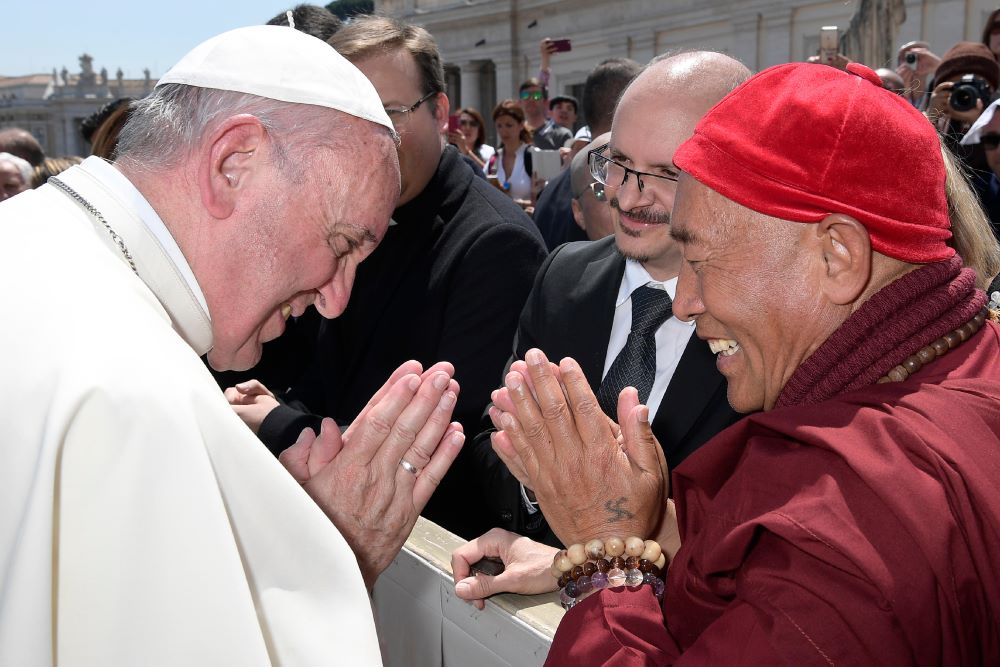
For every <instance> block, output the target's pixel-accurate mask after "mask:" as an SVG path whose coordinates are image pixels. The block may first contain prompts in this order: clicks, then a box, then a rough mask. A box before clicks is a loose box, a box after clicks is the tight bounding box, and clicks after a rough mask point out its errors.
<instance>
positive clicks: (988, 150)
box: [961, 101, 1000, 258]
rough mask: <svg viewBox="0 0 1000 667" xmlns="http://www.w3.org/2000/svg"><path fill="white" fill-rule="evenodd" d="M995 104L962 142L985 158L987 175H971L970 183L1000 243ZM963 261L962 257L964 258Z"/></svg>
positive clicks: (999, 138)
mask: <svg viewBox="0 0 1000 667" xmlns="http://www.w3.org/2000/svg"><path fill="white" fill-rule="evenodd" d="M998 107H1000V101H995V102H993V103H992V104H990V106H988V107H987V108H986V111H984V112H983V114H982V115H981V116H980V117H979V120H978V121H976V122H975V123H974V124H973V126H972V127H971V128H970V129H969V131H968V133H966V135H965V136H964V137H963V138H962V141H961V144H962V146H965V147H970V146H975V147H978V148H979V149H980V150H981V151H982V152H983V155H984V156H985V159H986V164H987V166H988V167H989V169H988V170H987V171H974V172H971V178H970V181H971V183H972V187H973V188H974V189H975V191H976V194H977V195H978V196H979V201H980V203H981V204H982V208H983V210H984V211H985V213H986V215H987V217H988V218H989V221H990V227H991V228H992V230H993V234H994V236H996V238H998V239H1000V177H998V174H1000V114H997V112H996V111H997V108H998ZM963 258H964V255H963Z"/></svg>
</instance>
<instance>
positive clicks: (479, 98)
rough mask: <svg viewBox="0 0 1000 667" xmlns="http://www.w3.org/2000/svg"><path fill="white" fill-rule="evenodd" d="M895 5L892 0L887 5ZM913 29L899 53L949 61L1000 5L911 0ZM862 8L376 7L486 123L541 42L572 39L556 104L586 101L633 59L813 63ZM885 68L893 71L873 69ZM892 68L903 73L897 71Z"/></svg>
mask: <svg viewBox="0 0 1000 667" xmlns="http://www.w3.org/2000/svg"><path fill="white" fill-rule="evenodd" d="M882 1H884V2H889V1H890V0H882ZM902 1H903V2H904V6H905V11H906V20H905V21H904V22H903V24H902V25H901V26H900V28H899V30H898V33H897V34H898V39H897V42H898V43H897V44H896V45H895V46H897V47H898V46H899V45H901V44H903V43H904V42H907V41H910V40H916V39H922V40H924V41H927V42H929V43H930V45H931V50H933V51H934V52H935V53H937V54H939V55H940V54H942V53H944V52H945V51H946V50H947V49H948V47H950V46H951V45H952V44H954V43H955V42H957V41H961V40H963V39H967V40H972V41H979V38H980V33H981V31H982V26H983V24H984V22H985V20H986V17H987V15H988V14H989V13H990V11H991V10H992V9H994V8H995V7H996V6H998V0H902ZM859 4H860V0H847V1H846V2H845V1H843V0H840V1H835V2H829V1H823V0H802V1H801V2H780V1H775V0H376V2H375V9H376V11H378V12H381V13H384V14H388V15H391V16H396V17H399V18H402V19H405V20H407V21H410V22H412V23H416V24H419V25H422V26H424V27H425V28H427V29H428V30H429V31H430V32H431V34H433V35H434V37H435V39H436V40H437V42H438V44H439V46H440V48H441V51H442V54H443V56H444V58H445V61H446V63H447V66H446V74H447V78H448V92H449V97H450V98H451V99H452V102H453V106H455V107H456V108H457V106H473V107H476V108H478V109H480V110H482V111H483V112H484V115H485V116H488V115H489V111H490V110H492V108H493V106H494V105H495V104H496V103H497V102H498V101H499V100H502V99H504V98H507V97H513V96H514V95H515V94H516V92H517V88H518V85H519V84H520V82H521V81H523V80H524V79H526V78H528V77H530V76H534V75H536V73H537V71H538V66H539V62H540V56H539V42H540V41H541V39H542V38H544V37H551V38H553V39H558V38H570V39H572V41H573V49H572V51H570V52H568V53H559V54H555V55H554V56H553V57H552V67H551V69H552V79H551V84H550V94H556V93H569V94H575V95H577V96H578V97H579V94H580V92H581V91H582V87H583V82H584V80H585V79H586V76H587V73H588V72H589V71H590V69H591V68H592V67H593V66H594V65H596V64H597V63H598V62H600V61H601V60H603V59H605V58H609V57H613V56H626V57H630V58H634V59H635V60H638V61H639V62H646V61H648V60H649V59H650V58H652V57H653V56H655V55H657V54H660V53H663V52H665V51H668V50H673V49H693V48H697V49H711V50H716V51H721V52H723V53H727V54H729V55H731V56H733V57H735V58H738V59H739V60H741V61H743V62H744V63H746V64H747V66H749V67H750V68H751V69H753V70H754V71H757V70H760V69H763V68H765V67H769V66H771V65H776V64H779V63H783V62H790V61H800V60H805V59H806V58H807V57H808V56H809V55H811V54H813V53H815V52H816V51H817V49H818V46H819V31H820V28H821V27H822V26H827V25H836V26H839V27H840V29H841V31H844V30H846V29H847V26H848V24H849V23H850V20H851V16H852V15H853V14H854V12H855V9H856V8H857V6H858V5H859ZM866 64H868V65H871V66H872V67H883V66H887V65H890V63H866ZM891 65H892V66H894V65H895V63H891Z"/></svg>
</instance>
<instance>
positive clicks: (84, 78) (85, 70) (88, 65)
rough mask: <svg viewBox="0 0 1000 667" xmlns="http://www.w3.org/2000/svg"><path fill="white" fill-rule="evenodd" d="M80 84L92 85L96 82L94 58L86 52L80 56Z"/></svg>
mask: <svg viewBox="0 0 1000 667" xmlns="http://www.w3.org/2000/svg"><path fill="white" fill-rule="evenodd" d="M77 83H78V85H80V86H93V85H95V84H96V83H97V76H96V75H95V74H94V58H93V57H92V56H90V55H88V54H86V53H84V54H83V55H82V56H80V80H79V81H78V82H77Z"/></svg>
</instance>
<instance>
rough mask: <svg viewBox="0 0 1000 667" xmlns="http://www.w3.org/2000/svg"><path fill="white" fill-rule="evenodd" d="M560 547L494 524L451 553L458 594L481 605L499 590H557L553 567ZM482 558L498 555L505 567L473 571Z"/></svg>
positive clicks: (531, 593) (529, 593) (525, 592)
mask: <svg viewBox="0 0 1000 667" xmlns="http://www.w3.org/2000/svg"><path fill="white" fill-rule="evenodd" d="M558 551H559V550H558V549H556V548H555V547H550V546H548V545H547V544H542V543H540V542H535V541H534V540H532V539H530V538H527V537H524V536H523V535H518V534H517V533H512V532H510V531H507V530H503V529H502V528H494V529H493V530H491V531H489V532H488V533H486V534H485V535H482V536H481V537H477V538H476V539H474V540H472V541H471V542H467V543H466V544H464V545H462V546H460V547H459V548H458V549H455V551H454V552H453V553H452V554H451V572H452V576H453V577H454V579H455V595H457V596H458V597H460V598H462V599H463V600H465V601H466V602H471V603H472V604H474V605H475V606H476V608H477V609H482V608H483V607H484V606H485V605H484V603H483V600H484V599H485V598H488V597H489V596H491V595H496V594H497V593H520V594H522V595H535V594H537V593H548V592H550V591H554V590H556V589H557V588H558V587H557V586H556V580H555V579H554V578H553V577H552V573H551V572H550V570H551V567H552V559H553V558H554V557H555V555H556V553H557V552H558ZM483 558H499V559H500V560H501V561H503V564H504V571H503V572H501V573H500V574H498V575H496V576H489V575H486V574H481V573H473V572H472V565H473V564H474V563H476V562H477V561H479V560H482V559H483Z"/></svg>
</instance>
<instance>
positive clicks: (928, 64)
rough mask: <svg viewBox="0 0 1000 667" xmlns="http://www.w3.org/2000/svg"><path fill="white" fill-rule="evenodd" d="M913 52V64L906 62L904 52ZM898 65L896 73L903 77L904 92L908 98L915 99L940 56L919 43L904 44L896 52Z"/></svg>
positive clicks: (937, 63)
mask: <svg viewBox="0 0 1000 667" xmlns="http://www.w3.org/2000/svg"><path fill="white" fill-rule="evenodd" d="M907 53H913V54H915V56H916V62H915V63H914V66H910V65H908V64H907V63H906V54H907ZM897 62H898V65H897V67H896V74H898V75H899V76H900V78H902V79H903V85H904V93H905V95H907V96H909V98H910V99H917V98H919V97H920V96H921V95H922V94H923V93H924V89H923V87H924V85H925V83H926V80H927V76H928V75H929V74H932V73H933V72H934V71H935V70H936V69H937V66H938V65H939V64H940V63H941V58H940V57H939V56H937V55H935V54H934V53H932V52H931V51H930V50H929V49H927V47H924V46H920V45H919V44H905V45H903V47H902V48H901V49H900V50H899V53H898V54H897Z"/></svg>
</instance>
